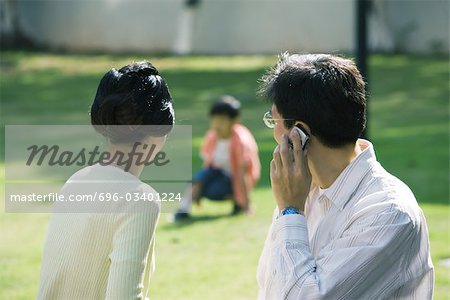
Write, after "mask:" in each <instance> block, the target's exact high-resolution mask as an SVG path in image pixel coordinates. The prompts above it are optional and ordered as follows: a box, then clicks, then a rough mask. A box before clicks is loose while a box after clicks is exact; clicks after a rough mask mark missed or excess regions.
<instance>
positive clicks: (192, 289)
mask: <svg viewBox="0 0 450 300" xmlns="http://www.w3.org/2000/svg"><path fill="white" fill-rule="evenodd" d="M143 58H145V57H143V56H140V57H131V56H109V55H103V56H99V55H97V56H84V55H52V54H37V53H34V54H33V53H22V52H9V53H2V54H1V57H0V68H1V69H0V70H1V77H0V97H1V104H2V106H1V109H2V113H1V123H2V125H5V124H36V125H39V124H89V116H88V110H89V105H90V103H91V101H92V99H93V96H94V94H95V90H96V87H97V84H98V81H99V79H100V77H101V76H102V75H103V73H105V71H106V70H107V69H109V68H111V67H121V66H122V65H124V64H127V63H129V62H130V61H132V60H140V59H143ZM149 59H150V60H151V61H152V62H153V63H154V64H155V65H156V66H157V67H158V68H159V69H160V71H161V73H162V75H163V76H165V77H166V79H167V81H168V84H169V87H170V88H171V91H172V95H173V98H174V99H175V109H176V113H177V122H178V124H186V125H192V126H193V137H194V140H193V146H194V149H193V168H194V169H196V168H198V166H199V165H200V163H201V162H200V160H199V159H198V156H197V152H198V147H199V145H200V142H201V137H202V135H203V133H204V131H205V130H206V129H207V127H208V118H207V107H208V106H209V105H210V103H211V101H212V100H213V99H214V97H216V96H218V95H220V94H222V93H229V94H232V95H234V96H236V97H237V98H239V99H240V100H241V101H242V104H243V118H242V121H243V123H245V124H246V125H247V126H248V127H249V128H250V129H251V130H252V131H253V132H254V134H255V136H256V139H257V141H258V144H259V145H260V150H261V153H260V155H261V161H262V168H263V173H262V179H261V181H260V183H259V185H258V188H257V189H256V190H255V191H254V193H253V199H254V204H255V207H256V213H255V215H254V216H252V217H244V216H239V217H233V218H230V217H226V214H228V212H229V210H230V209H231V206H230V204H229V203H223V204H211V203H208V202H205V203H204V205H203V206H202V207H201V208H195V210H194V217H195V218H194V221H193V222H190V223H186V224H182V225H176V224H169V223H168V222H167V221H166V215H162V217H161V222H160V224H159V226H158V229H157V237H156V240H157V245H156V251H157V258H156V259H157V268H156V272H155V274H154V278H153V280H152V287H151V294H152V299H156V300H158V299H164V300H170V299H181V298H182V299H254V298H255V297H256V280H255V273H256V266H257V262H258V257H259V254H260V251H261V249H262V245H263V242H264V238H265V234H266V232H267V229H268V226H269V224H270V216H271V213H272V209H273V207H274V201H273V199H272V196H271V191H270V189H269V177H268V170H269V160H270V157H271V152H272V149H273V147H274V141H273V139H272V133H271V131H270V130H268V129H266V128H264V125H263V123H262V121H261V117H262V115H263V113H264V112H265V111H266V110H267V109H268V108H269V106H270V105H269V104H268V103H265V102H263V101H261V100H258V99H256V97H255V91H256V89H257V79H258V78H259V77H260V76H261V75H262V74H263V72H264V70H265V69H266V68H267V67H268V66H270V65H272V64H273V63H274V62H275V57H274V56H251V57H248V56H235V57H179V58H173V57H157V58H151V57H150V58H149ZM370 67H371V68H370V70H371V71H370V83H371V84H370V95H371V97H370V116H369V121H370V123H369V125H370V129H369V135H370V139H371V140H372V142H373V143H374V144H375V149H376V153H377V156H378V158H379V160H380V161H381V163H382V164H383V165H384V166H385V168H386V169H387V170H389V171H390V172H392V173H393V174H395V175H396V176H397V177H399V178H401V179H402V180H403V181H405V182H406V183H407V184H408V185H409V186H410V187H411V188H412V190H413V191H414V192H415V194H416V196H417V199H418V201H419V202H420V205H421V207H422V208H423V210H424V212H425V215H426V217H427V221H428V228H429V232H430V240H431V249H432V258H433V262H434V265H435V268H436V288H435V295H436V297H435V299H448V296H447V295H450V276H449V272H450V268H448V267H445V266H443V265H442V264H440V263H439V260H440V259H442V258H445V257H450V238H449V232H450V228H449V226H450V206H449V203H448V201H449V189H448V188H449V152H448V151H449V103H448V101H449V88H448V87H449V74H448V60H447V58H446V57H413V56H400V55H399V56H381V55H375V56H372V58H371V60H370ZM2 132H3V131H2ZM2 134H3V133H2ZM3 140H4V139H3V136H2V138H0V143H1V144H2V145H0V146H1V147H0V151H3ZM3 170H4V168H3V165H0V171H1V172H0V176H1V178H4V171H3ZM1 180H3V179H1ZM0 195H1V196H0V198H1V202H2V203H3V202H4V196H3V195H4V193H3V186H2V187H0ZM2 206H3V204H2ZM48 218H49V216H48V214H5V213H3V212H2V213H0V299H33V298H34V297H35V295H36V290H37V284H38V279H39V269H40V259H41V255H42V246H43V242H44V238H45V233H46V229H47V225H48Z"/></svg>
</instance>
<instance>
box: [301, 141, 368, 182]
mask: <svg viewBox="0 0 450 300" xmlns="http://www.w3.org/2000/svg"><path fill="white" fill-rule="evenodd" d="M314 146H315V147H314V148H311V149H308V165H309V168H310V171H311V175H312V180H313V182H314V183H315V184H316V185H318V186H319V187H320V188H323V189H326V188H329V187H330V186H331V185H332V184H333V182H334V181H335V180H336V179H337V178H338V176H339V174H341V173H342V171H343V170H344V169H345V168H346V167H347V166H348V165H349V164H350V163H351V161H352V160H353V159H354V158H355V157H356V156H357V155H358V154H359V153H361V151H362V150H361V148H360V146H359V145H358V143H356V144H354V145H349V146H344V147H341V148H335V149H333V148H328V147H325V146H323V145H321V144H318V143H315V145H314Z"/></svg>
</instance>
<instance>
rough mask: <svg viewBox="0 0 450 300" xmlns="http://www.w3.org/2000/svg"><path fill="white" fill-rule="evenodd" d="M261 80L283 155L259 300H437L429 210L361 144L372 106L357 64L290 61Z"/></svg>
mask: <svg viewBox="0 0 450 300" xmlns="http://www.w3.org/2000/svg"><path fill="white" fill-rule="evenodd" d="M261 81H262V85H261V93H262V95H263V96H264V97H266V98H268V99H269V100H270V101H271V102H272V104H273V105H272V108H271V110H270V111H269V112H267V113H266V115H265V116H264V122H265V123H266V125H267V126H268V127H270V128H273V133H274V137H275V140H276V141H277V143H278V146H277V147H276V148H275V150H274V152H273V160H272V161H271V163H270V180H271V184H272V191H273V195H274V198H275V201H276V206H277V207H276V209H275V212H274V216H273V222H272V225H271V227H270V229H269V233H268V235H267V239H266V241H265V245H264V249H263V251H262V254H261V258H260V260H259V266H258V274H257V278H258V284H259V295H258V299H307V300H309V299H365V300H367V299H418V300H424V299H432V296H433V284H434V283H433V281H434V274H433V265H432V262H431V257H430V248H429V239H428V231H427V226H426V221H425V217H424V215H423V213H422V210H421V209H420V208H419V206H418V204H417V201H416V199H415V197H414V195H413V193H412V192H411V190H410V189H409V188H408V187H407V186H406V185H405V184H404V183H403V182H401V181H400V180H399V179H397V178H396V177H394V176H393V175H391V174H389V173H388V172H387V171H386V170H385V169H383V167H382V166H381V165H380V163H379V162H377V159H376V157H375V151H374V148H373V145H372V144H371V143H370V142H369V141H367V140H363V139H359V138H358V137H359V136H360V135H361V133H362V131H363V130H364V128H365V123H366V116H365V114H366V98H365V84H364V80H363V78H362V77H361V74H360V73H359V72H358V69H357V68H356V66H355V64H354V62H353V61H352V60H349V59H344V58H341V57H338V56H334V55H324V54H318V55H289V54H287V53H285V54H283V55H282V56H281V57H280V59H279V61H278V63H277V64H276V66H275V67H274V68H272V69H271V70H270V71H269V72H268V73H267V74H266V75H265V76H264V77H263V78H262V80H261ZM302 132H303V133H302Z"/></svg>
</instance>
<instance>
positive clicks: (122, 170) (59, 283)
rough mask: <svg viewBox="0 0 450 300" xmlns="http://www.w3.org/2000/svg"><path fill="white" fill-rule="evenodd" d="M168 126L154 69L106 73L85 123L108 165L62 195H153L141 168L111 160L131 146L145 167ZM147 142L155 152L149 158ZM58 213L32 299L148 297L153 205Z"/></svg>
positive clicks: (119, 204) (72, 182)
mask: <svg viewBox="0 0 450 300" xmlns="http://www.w3.org/2000/svg"><path fill="white" fill-rule="evenodd" d="M174 120H175V116H174V110H173V107H172V98H171V95H170V93H169V89H168V87H167V85H166V83H165V80H164V79H163V78H162V77H161V76H159V74H158V71H157V69H156V68H155V67H154V66H153V65H152V64H150V63H149V62H138V63H133V64H130V65H127V66H125V67H123V68H121V69H120V70H118V71H117V70H115V69H112V70H111V71H109V72H107V73H106V74H105V75H104V76H103V78H102V79H101V81H100V84H99V86H98V90H97V94H96V96H95V99H94V102H93V104H92V107H91V123H92V125H93V126H94V128H95V130H96V131H97V132H99V133H100V134H102V135H103V136H105V137H106V138H107V141H108V152H109V153H111V157H112V159H111V160H110V161H109V163H97V164H94V165H91V166H87V167H85V168H83V169H81V170H80V171H78V172H76V173H75V174H74V175H72V176H71V177H70V178H69V180H68V181H67V182H66V183H65V184H64V186H63V188H62V189H61V193H62V194H73V193H77V194H80V193H83V194H86V193H94V192H95V193H97V192H99V191H106V192H108V193H109V194H114V193H117V194H118V195H119V196H124V195H125V193H127V194H135V193H138V194H147V195H148V194H151V193H153V194H156V192H155V191H154V190H153V189H152V187H150V186H149V185H147V184H145V183H143V182H142V181H141V180H140V179H139V176H140V174H141V172H142V170H143V168H144V164H138V163H136V161H132V163H131V164H127V165H126V166H125V165H124V164H123V163H121V161H120V156H117V155H115V154H117V153H119V152H121V153H127V152H128V153H129V151H130V150H131V149H134V151H135V150H136V146H137V147H138V150H139V151H141V152H142V153H144V154H146V155H144V157H147V160H148V161H151V160H152V159H154V157H155V155H156V153H158V152H159V151H160V150H161V149H162V147H163V146H164V144H165V139H166V135H167V134H168V133H169V132H170V130H171V129H172V126H173V124H174ZM147 125H152V126H147ZM149 144H150V145H153V146H154V147H153V151H152V152H151V153H150V152H149V148H148V147H146V145H149ZM116 158H117V159H116ZM65 205H66V207H67V204H65ZM59 208H60V207H58V203H55V206H54V210H53V214H52V217H51V221H50V225H49V229H48V235H47V239H46V243H45V247H44V255H43V261H42V267H41V278H40V287H39V291H38V296H37V298H38V299H83V300H87V299H145V298H147V294H148V284H149V278H150V275H151V274H152V272H153V270H154V251H153V249H154V233H155V228H156V224H157V222H158V219H159V214H160V205H159V203H158V202H145V203H139V204H136V203H133V202H132V203H128V202H125V201H116V202H108V203H100V204H97V206H95V205H91V206H89V211H87V212H84V213H78V212H77V213H72V211H70V213H67V211H64V209H62V210H63V212H58V209H59ZM60 211H61V209H60ZM99 212H100V213H99Z"/></svg>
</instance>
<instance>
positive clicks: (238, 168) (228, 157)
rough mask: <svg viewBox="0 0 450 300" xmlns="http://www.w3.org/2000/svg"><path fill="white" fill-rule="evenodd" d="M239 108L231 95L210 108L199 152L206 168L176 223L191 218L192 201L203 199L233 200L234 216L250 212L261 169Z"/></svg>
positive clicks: (195, 180) (195, 181)
mask: <svg viewBox="0 0 450 300" xmlns="http://www.w3.org/2000/svg"><path fill="white" fill-rule="evenodd" d="M240 107H241V104H240V102H239V101H238V100H236V99H235V98H234V97H232V96H228V95H224V96H221V97H220V98H219V100H218V101H217V102H215V103H214V104H213V106H212V107H211V110H210V117H211V123H210V124H211V125H210V130H209V131H208V132H207V133H206V135H205V139H204V142H203V146H202V148H201V152H200V154H201V156H202V158H203V160H204V164H203V168H202V169H201V170H200V171H199V172H198V173H197V174H196V175H195V176H194V178H193V182H192V187H189V188H188V189H187V190H186V192H185V193H184V195H183V199H182V200H181V205H180V208H179V209H178V211H177V212H176V213H175V215H174V220H175V221H180V220H185V219H189V218H190V214H189V213H190V210H191V207H192V201H194V202H196V203H198V204H199V203H200V200H201V199H202V197H206V198H208V199H210V200H213V201H223V200H230V199H231V200H232V201H233V210H232V212H231V215H236V214H239V213H241V212H244V213H246V214H248V213H250V212H251V205H250V191H251V190H252V188H253V187H254V186H255V184H256V182H257V181H258V179H259V176H260V169H261V166H260V162H259V157H258V146H257V144H256V141H255V139H254V137H253V135H252V134H251V132H250V131H249V130H248V129H247V128H246V127H245V126H243V125H242V124H240V123H239V114H240Z"/></svg>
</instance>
